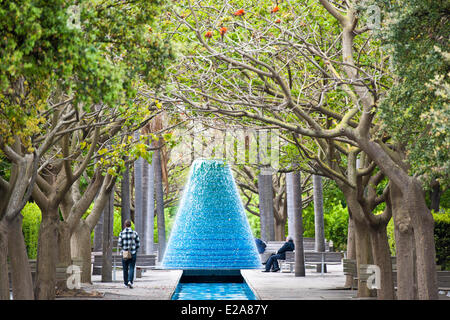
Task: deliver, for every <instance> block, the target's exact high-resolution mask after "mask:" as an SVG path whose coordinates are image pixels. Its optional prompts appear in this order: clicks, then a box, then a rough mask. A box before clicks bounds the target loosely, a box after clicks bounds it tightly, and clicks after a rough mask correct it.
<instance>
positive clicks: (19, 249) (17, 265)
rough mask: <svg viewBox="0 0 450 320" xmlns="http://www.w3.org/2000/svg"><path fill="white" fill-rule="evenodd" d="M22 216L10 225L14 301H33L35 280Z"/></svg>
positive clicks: (9, 248) (9, 245)
mask: <svg viewBox="0 0 450 320" xmlns="http://www.w3.org/2000/svg"><path fill="white" fill-rule="evenodd" d="M22 218H23V217H22V215H21V214H19V215H18V217H17V218H15V219H14V220H13V221H11V222H10V223H9V232H8V252H9V259H10V261H11V280H12V291H13V299H14V300H33V299H34V296H33V280H32V278H31V268H30V263H29V262H28V255H27V248H26V245H25V239H24V237H23V233H22Z"/></svg>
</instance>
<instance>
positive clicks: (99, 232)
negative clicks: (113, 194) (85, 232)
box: [94, 211, 103, 252]
mask: <svg viewBox="0 0 450 320" xmlns="http://www.w3.org/2000/svg"><path fill="white" fill-rule="evenodd" d="M102 243H103V211H102V214H101V216H100V218H99V219H98V222H97V224H96V225H95V228H94V251H96V252H99V251H102V250H103V249H102V247H103V245H102Z"/></svg>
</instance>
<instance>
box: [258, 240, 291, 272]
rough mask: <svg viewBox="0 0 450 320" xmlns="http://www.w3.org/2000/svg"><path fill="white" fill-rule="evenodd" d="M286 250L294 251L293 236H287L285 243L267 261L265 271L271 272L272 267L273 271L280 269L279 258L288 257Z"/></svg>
mask: <svg viewBox="0 0 450 320" xmlns="http://www.w3.org/2000/svg"><path fill="white" fill-rule="evenodd" d="M286 251H294V239H293V238H292V237H291V236H288V237H287V238H286V242H285V244H283V246H282V247H281V248H280V249H279V250H278V251H277V254H272V255H271V256H270V257H269V260H267V262H266V269H265V270H263V272H269V271H270V269H271V268H272V272H277V271H279V270H280V267H279V266H278V259H281V260H284V259H286Z"/></svg>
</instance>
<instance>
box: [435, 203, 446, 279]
mask: <svg viewBox="0 0 450 320" xmlns="http://www.w3.org/2000/svg"><path fill="white" fill-rule="evenodd" d="M433 217H434V241H435V242H434V243H435V245H436V264H438V265H440V266H441V267H442V269H443V270H450V210H445V211H444V212H443V213H433Z"/></svg>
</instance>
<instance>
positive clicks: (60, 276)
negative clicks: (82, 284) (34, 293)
mask: <svg viewBox="0 0 450 320" xmlns="http://www.w3.org/2000/svg"><path fill="white" fill-rule="evenodd" d="M28 262H29V263H30V269H31V279H32V281H33V285H34V283H35V280H36V264H37V260H36V259H29V260H28ZM82 262H83V260H82V259H81V258H73V259H72V262H71V264H72V265H77V266H79V267H80V268H81V264H82ZM67 268H68V265H65V264H57V265H56V283H65V282H66V281H67V279H68V277H69V276H70V274H68V273H67ZM80 272H81V270H80ZM8 278H9V287H10V288H11V287H12V283H11V281H12V280H11V265H10V262H9V261H8Z"/></svg>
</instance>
